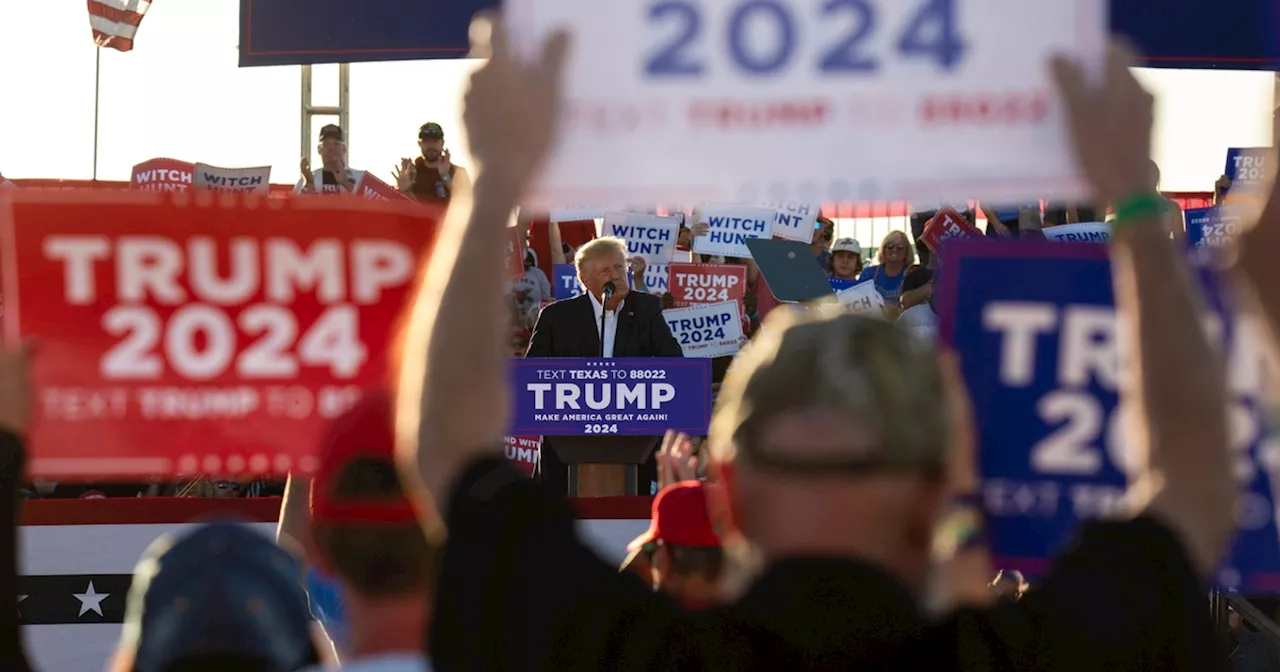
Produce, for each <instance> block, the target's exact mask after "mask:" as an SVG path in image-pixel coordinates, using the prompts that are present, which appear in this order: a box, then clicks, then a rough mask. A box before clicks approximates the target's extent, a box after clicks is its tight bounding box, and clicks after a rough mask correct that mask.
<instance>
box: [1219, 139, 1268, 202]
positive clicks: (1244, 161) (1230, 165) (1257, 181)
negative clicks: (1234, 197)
mask: <svg viewBox="0 0 1280 672" xmlns="http://www.w3.org/2000/svg"><path fill="white" fill-rule="evenodd" d="M1270 156H1271V148H1270V147H1244V148H1240V147H1233V148H1231V149H1228V150H1227V167H1226V169H1225V170H1223V171H1222V173H1223V174H1224V175H1226V176H1227V179H1229V180H1231V190H1230V191H1231V193H1232V194H1258V193H1261V192H1262V190H1263V189H1264V188H1265V186H1266V185H1264V184H1263V182H1264V180H1266V177H1267V161H1268V160H1269V159H1270Z"/></svg>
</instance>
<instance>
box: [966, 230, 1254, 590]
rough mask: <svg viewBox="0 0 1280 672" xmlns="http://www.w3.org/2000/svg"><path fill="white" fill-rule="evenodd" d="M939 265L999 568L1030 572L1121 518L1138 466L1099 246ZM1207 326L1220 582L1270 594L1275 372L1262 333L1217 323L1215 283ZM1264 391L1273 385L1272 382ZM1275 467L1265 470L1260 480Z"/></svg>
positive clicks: (989, 251) (991, 253)
mask: <svg viewBox="0 0 1280 672" xmlns="http://www.w3.org/2000/svg"><path fill="white" fill-rule="evenodd" d="M948 254H949V259H948V263H947V265H946V266H945V267H944V273H945V274H946V278H945V285H944V287H945V290H946V291H947V292H948V296H947V297H945V299H944V304H943V305H944V309H943V315H942V327H941V328H942V333H943V335H944V338H946V339H948V340H949V342H950V343H951V344H952V345H953V346H954V347H955V349H956V350H957V351H958V352H959V353H961V357H962V367H963V371H964V378H965V382H966V383H967V384H968V387H969V392H970V394H971V397H972V400H973V407H974V413H975V418H976V422H977V425H978V434H979V436H980V437H981V439H982V443H981V445H982V455H981V458H980V464H981V472H982V477H983V492H982V496H983V500H984V503H985V506H986V509H987V512H988V515H989V516H990V531H991V536H992V542H993V546H994V552H995V553H996V555H997V556H998V558H997V562H998V563H999V565H1000V566H1002V567H1006V568H1011V569H1020V570H1023V571H1025V572H1027V573H1029V574H1031V575H1040V574H1042V573H1043V572H1044V570H1045V569H1046V566H1047V565H1046V562H1045V561H1046V560H1047V559H1049V558H1051V557H1052V556H1053V554H1054V553H1055V552H1056V551H1057V550H1058V549H1060V548H1061V546H1062V545H1063V544H1064V543H1065V542H1066V541H1068V540H1069V539H1070V536H1071V534H1072V532H1073V531H1074V530H1075V528H1077V527H1078V525H1079V524H1080V521H1082V520H1087V519H1092V518H1097V517H1099V516H1105V515H1108V514H1112V513H1115V512H1117V511H1118V510H1119V506H1120V500H1121V496H1122V495H1123V494H1124V491H1125V486H1126V484H1127V483H1128V481H1129V478H1130V477H1131V476H1132V475H1133V473H1135V472H1134V470H1135V468H1136V464H1137V462H1138V460H1139V459H1140V455H1139V454H1138V453H1137V451H1136V450H1135V449H1134V447H1133V446H1134V443H1133V441H1132V440H1131V439H1129V438H1128V437H1126V436H1125V433H1126V431H1125V429H1124V427H1125V423H1124V422H1123V421H1122V418H1124V417H1126V414H1127V412H1126V410H1125V402H1124V401H1123V400H1122V399H1121V398H1120V395H1119V394H1118V392H1117V383H1118V372H1119V368H1120V366H1121V364H1120V361H1121V358H1120V355H1119V354H1118V353H1117V349H1116V313H1115V309H1114V305H1115V304H1114V296H1113V293H1112V286H1111V266H1110V262H1109V260H1108V257H1107V248H1106V247H1104V246H1102V245H1091V244H1059V243H1025V242H1024V243H1018V242H1012V243H994V242H989V241H978V242H976V243H973V242H960V243H956V244H955V245H954V246H953V247H951V248H949V249H948ZM1203 281H1204V282H1205V283H1206V287H1207V288H1208V289H1209V294H1210V296H1211V298H1212V299H1213V303H1214V315H1213V316H1211V317H1209V318H1207V319H1208V320H1209V321H1210V322H1212V323H1214V324H1216V325H1219V326H1218V327H1216V329H1218V330H1220V333H1221V335H1222V342H1223V343H1224V345H1225V351H1224V352H1225V365H1226V367H1227V371H1226V373H1227V379H1228V384H1229V393H1230V407H1229V409H1228V411H1229V420H1230V423H1231V426H1230V431H1231V441H1232V449H1233V450H1234V451H1235V459H1234V468H1235V475H1236V476H1237V477H1238V478H1239V482H1240V485H1241V488H1242V490H1243V494H1242V495H1241V498H1240V500H1239V510H1238V514H1237V522H1238V527H1239V532H1238V534H1237V537H1236V541H1235V546H1234V548H1233V549H1232V552H1231V554H1230V556H1229V557H1228V559H1227V561H1226V562H1225V563H1224V565H1223V567H1222V568H1221V570H1220V571H1219V574H1218V580H1219V582H1220V583H1222V584H1224V585H1227V586H1240V587H1243V588H1247V589H1251V590H1267V591H1274V590H1277V589H1280V539H1278V538H1277V530H1276V514H1277V512H1276V509H1275V505H1274V502H1275V499H1274V496H1273V491H1274V488H1273V486H1272V484H1273V483H1274V480H1273V479H1274V478H1275V477H1276V476H1277V475H1280V472H1277V471H1276V470H1275V467H1276V466H1278V465H1276V460H1275V459H1274V457H1275V455H1276V452H1277V448H1280V444H1277V443H1275V442H1274V440H1273V439H1270V437H1268V436H1267V434H1266V432H1264V427H1263V414H1262V412H1261V404H1262V403H1263V394H1264V392H1265V388H1266V385H1267V384H1268V378H1269V377H1270V376H1273V375H1275V373H1276V372H1277V371H1280V369H1277V366H1276V365H1277V363H1276V362H1274V361H1272V360H1271V359H1270V357H1271V355H1270V353H1269V351H1268V350H1267V348H1266V347H1265V346H1264V344H1265V340H1264V336H1263V333H1262V326H1261V324H1260V323H1258V322H1257V321H1255V320H1254V319H1250V318H1243V317H1239V316H1228V315H1226V314H1225V313H1224V312H1223V306H1222V301H1221V299H1222V294H1221V291H1220V288H1219V287H1218V286H1217V279H1216V278H1214V277H1212V276H1209V275H1208V274H1203ZM1270 382H1272V383H1273V382H1274V380H1272V381H1270ZM1268 465H1271V467H1272V470H1270V471H1269V470H1268Z"/></svg>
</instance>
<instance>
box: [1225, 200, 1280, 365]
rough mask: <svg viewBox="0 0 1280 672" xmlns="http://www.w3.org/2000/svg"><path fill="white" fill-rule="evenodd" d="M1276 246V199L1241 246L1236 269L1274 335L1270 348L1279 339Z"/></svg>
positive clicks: (1279, 226)
mask: <svg viewBox="0 0 1280 672" xmlns="http://www.w3.org/2000/svg"><path fill="white" fill-rule="evenodd" d="M1277 245H1280V198H1277V197H1275V196H1273V197H1272V198H1271V199H1270V202H1269V203H1268V204H1267V206H1266V207H1265V208H1264V209H1263V211H1262V215H1261V217H1260V218H1259V220H1258V224H1257V226H1256V227H1255V228H1254V229H1253V230H1251V231H1249V232H1248V233H1246V234H1244V235H1243V236H1242V237H1241V240H1240V241H1239V242H1238V245H1237V249H1238V250H1239V252H1240V255H1239V261H1238V262H1237V263H1236V265H1235V268H1234V270H1235V272H1236V274H1237V277H1239V278H1241V279H1242V280H1244V281H1245V282H1247V284H1248V285H1249V287H1248V290H1247V291H1250V290H1251V292H1252V294H1253V296H1254V297H1255V298H1256V300H1257V306H1258V308H1260V309H1261V310H1262V313H1263V315H1264V316H1265V317H1266V321H1267V325H1268V327H1269V329H1270V332H1271V334H1272V343H1270V344H1269V346H1270V347H1275V346H1276V336H1277V335H1280V264H1277V263H1275V254H1274V252H1273V250H1275V249H1277Z"/></svg>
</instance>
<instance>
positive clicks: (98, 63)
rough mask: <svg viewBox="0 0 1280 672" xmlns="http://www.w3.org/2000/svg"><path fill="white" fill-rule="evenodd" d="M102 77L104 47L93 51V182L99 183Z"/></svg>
mask: <svg viewBox="0 0 1280 672" xmlns="http://www.w3.org/2000/svg"><path fill="white" fill-rule="evenodd" d="M101 76H102V47H97V48H96V49H94V50H93V181H94V182H97V181H98V83H99V79H100V78H101Z"/></svg>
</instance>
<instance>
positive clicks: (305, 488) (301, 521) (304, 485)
mask: <svg viewBox="0 0 1280 672" xmlns="http://www.w3.org/2000/svg"><path fill="white" fill-rule="evenodd" d="M310 520H311V479H308V478H299V477H298V476H296V475H294V474H289V480H288V481H286V482H285V485H284V501H282V502H280V522H279V523H278V524H277V525H276V543H277V544H279V545H280V546H282V547H284V548H285V549H286V550H288V551H290V552H293V553H297V554H300V555H303V556H305V555H306V546H305V545H304V544H303V543H302V540H303V538H304V537H303V535H304V534H305V530H306V526H307V524H308V523H309V522H310ZM302 559H304V560H307V561H310V558H302Z"/></svg>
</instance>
